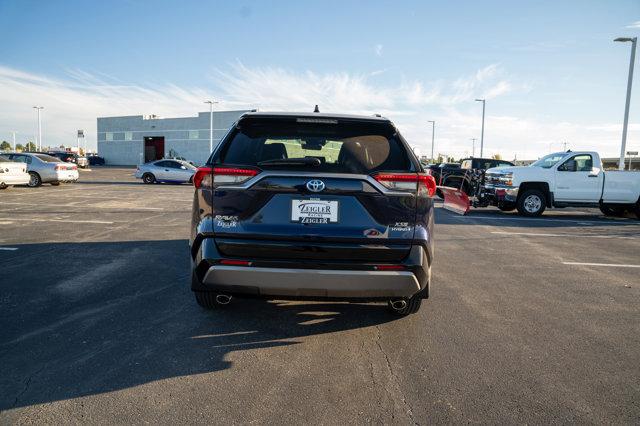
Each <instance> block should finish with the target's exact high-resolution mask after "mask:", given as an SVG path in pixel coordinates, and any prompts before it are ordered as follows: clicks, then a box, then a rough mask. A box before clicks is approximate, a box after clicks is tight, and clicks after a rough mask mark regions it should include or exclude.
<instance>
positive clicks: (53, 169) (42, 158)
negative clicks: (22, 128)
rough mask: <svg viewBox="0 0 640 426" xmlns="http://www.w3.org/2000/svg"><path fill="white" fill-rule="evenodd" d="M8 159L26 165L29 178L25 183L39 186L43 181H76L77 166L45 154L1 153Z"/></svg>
mask: <svg viewBox="0 0 640 426" xmlns="http://www.w3.org/2000/svg"><path fill="white" fill-rule="evenodd" d="M3 155H4V156H5V157H8V158H9V160H11V161H14V162H18V163H24V164H26V165H27V172H28V173H29V175H30V180H29V183H28V184H27V185H29V186H31V187H36V186H40V185H42V184H43V183H50V184H51V185H60V182H76V181H77V180H78V166H77V165H75V164H70V163H65V162H64V161H60V159H58V158H56V157H52V156H50V155H47V154H38V153H32V152H21V153H9V154H3Z"/></svg>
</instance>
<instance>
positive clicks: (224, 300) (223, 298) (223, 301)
mask: <svg viewBox="0 0 640 426" xmlns="http://www.w3.org/2000/svg"><path fill="white" fill-rule="evenodd" d="M216 302H218V304H219V305H228V304H229V302H231V296H229V295H226V294H219V295H217V296H216Z"/></svg>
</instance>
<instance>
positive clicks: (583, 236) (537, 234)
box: [491, 231, 638, 240]
mask: <svg viewBox="0 0 640 426" xmlns="http://www.w3.org/2000/svg"><path fill="white" fill-rule="evenodd" d="M491 233H492V234H498V235H525V236H531V237H569V238H621V239H623V240H635V239H638V237H630V236H621V235H576V234H546V233H538V232H506V231H492V232H491Z"/></svg>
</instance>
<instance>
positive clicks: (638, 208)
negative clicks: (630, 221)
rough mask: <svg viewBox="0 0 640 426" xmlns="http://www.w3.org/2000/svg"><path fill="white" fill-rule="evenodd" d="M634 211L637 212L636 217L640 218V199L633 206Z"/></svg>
mask: <svg viewBox="0 0 640 426" xmlns="http://www.w3.org/2000/svg"><path fill="white" fill-rule="evenodd" d="M633 211H634V212H635V214H636V217H637V218H638V219H640V201H638V202H637V203H636V205H635V206H634V207H633Z"/></svg>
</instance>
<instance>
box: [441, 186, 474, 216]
mask: <svg viewBox="0 0 640 426" xmlns="http://www.w3.org/2000/svg"><path fill="white" fill-rule="evenodd" d="M438 188H439V189H440V191H442V195H444V208H445V209H447V210H451V211H452V212H455V213H458V214H461V215H465V214H467V213H469V210H470V209H471V203H470V201H469V196H468V195H467V194H465V193H464V192H463V191H461V190H460V189H458V188H451V187H449V186H439V187H438Z"/></svg>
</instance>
